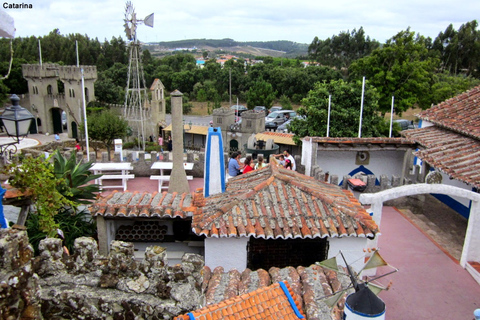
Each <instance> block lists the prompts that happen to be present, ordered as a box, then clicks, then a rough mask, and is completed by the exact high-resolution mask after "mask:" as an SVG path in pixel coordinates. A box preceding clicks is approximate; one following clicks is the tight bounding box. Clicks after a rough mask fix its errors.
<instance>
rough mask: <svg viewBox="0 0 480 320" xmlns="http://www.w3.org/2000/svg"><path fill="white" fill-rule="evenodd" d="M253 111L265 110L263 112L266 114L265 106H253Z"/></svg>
mask: <svg viewBox="0 0 480 320" xmlns="http://www.w3.org/2000/svg"><path fill="white" fill-rule="evenodd" d="M253 111H255V112H265V114H267V108H265V107H264V106H256V107H255V108H253Z"/></svg>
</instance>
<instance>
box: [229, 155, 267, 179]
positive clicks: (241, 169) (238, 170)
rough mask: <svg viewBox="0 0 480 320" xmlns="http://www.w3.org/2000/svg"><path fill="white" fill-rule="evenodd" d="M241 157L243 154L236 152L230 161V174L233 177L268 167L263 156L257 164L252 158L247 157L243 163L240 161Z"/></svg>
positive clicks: (258, 159) (259, 157)
mask: <svg viewBox="0 0 480 320" xmlns="http://www.w3.org/2000/svg"><path fill="white" fill-rule="evenodd" d="M241 156H242V153H241V152H238V151H236V152H234V153H233V154H232V157H231V158H230V160H229V161H228V174H229V175H230V176H231V177H235V176H238V175H239V174H242V173H247V172H250V171H253V170H257V169H261V168H263V167H265V166H266V165H267V164H266V163H265V160H264V158H263V156H258V158H257V163H254V162H253V159H252V156H247V157H246V158H245V160H244V162H243V163H242V161H241V160H240V157H241Z"/></svg>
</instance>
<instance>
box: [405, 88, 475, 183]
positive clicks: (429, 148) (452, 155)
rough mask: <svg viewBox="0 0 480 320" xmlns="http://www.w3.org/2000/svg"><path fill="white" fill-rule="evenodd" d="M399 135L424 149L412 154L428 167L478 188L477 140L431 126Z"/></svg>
mask: <svg viewBox="0 0 480 320" xmlns="http://www.w3.org/2000/svg"><path fill="white" fill-rule="evenodd" d="M479 98H480V97H479ZM478 109H480V108H478ZM402 134H403V135H405V136H406V137H407V138H408V139H411V140H413V141H416V142H417V143H418V144H420V145H421V146H422V147H423V148H422V149H421V150H419V151H417V152H415V155H416V156H417V157H419V158H420V159H422V160H423V161H425V162H426V163H428V164H429V165H430V166H432V167H434V168H437V169H439V170H440V171H442V172H443V173H445V174H446V175H448V176H449V177H450V178H452V179H457V180H460V181H463V182H465V183H467V184H469V185H471V186H474V187H477V188H479V187H480V174H479V173H480V161H479V159H480V141H479V140H477V139H475V138H471V137H467V136H464V135H462V134H460V133H456V132H452V131H449V130H447V129H443V128H439V127H434V126H433V127H426V128H422V129H416V130H408V131H405V132H403V133H402Z"/></svg>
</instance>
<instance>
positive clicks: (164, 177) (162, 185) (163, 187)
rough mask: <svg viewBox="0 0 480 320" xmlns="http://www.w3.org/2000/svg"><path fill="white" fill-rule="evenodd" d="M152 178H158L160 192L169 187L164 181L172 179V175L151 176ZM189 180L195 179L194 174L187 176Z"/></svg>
mask: <svg viewBox="0 0 480 320" xmlns="http://www.w3.org/2000/svg"><path fill="white" fill-rule="evenodd" d="M150 180H158V192H161V191H162V189H168V186H167V185H164V184H163V182H164V181H170V176H150ZM187 180H193V176H187Z"/></svg>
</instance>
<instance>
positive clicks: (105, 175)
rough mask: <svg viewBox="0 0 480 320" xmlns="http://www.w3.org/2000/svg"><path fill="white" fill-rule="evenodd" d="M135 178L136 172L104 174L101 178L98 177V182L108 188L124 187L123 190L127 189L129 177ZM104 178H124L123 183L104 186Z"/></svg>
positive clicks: (103, 187)
mask: <svg viewBox="0 0 480 320" xmlns="http://www.w3.org/2000/svg"><path fill="white" fill-rule="evenodd" d="M133 178H135V175H134V174H104V175H103V176H101V177H100V178H98V184H100V185H101V186H102V189H107V188H123V191H126V190H127V181H128V179H133ZM102 180H122V184H121V185H111V186H104V185H102Z"/></svg>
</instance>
